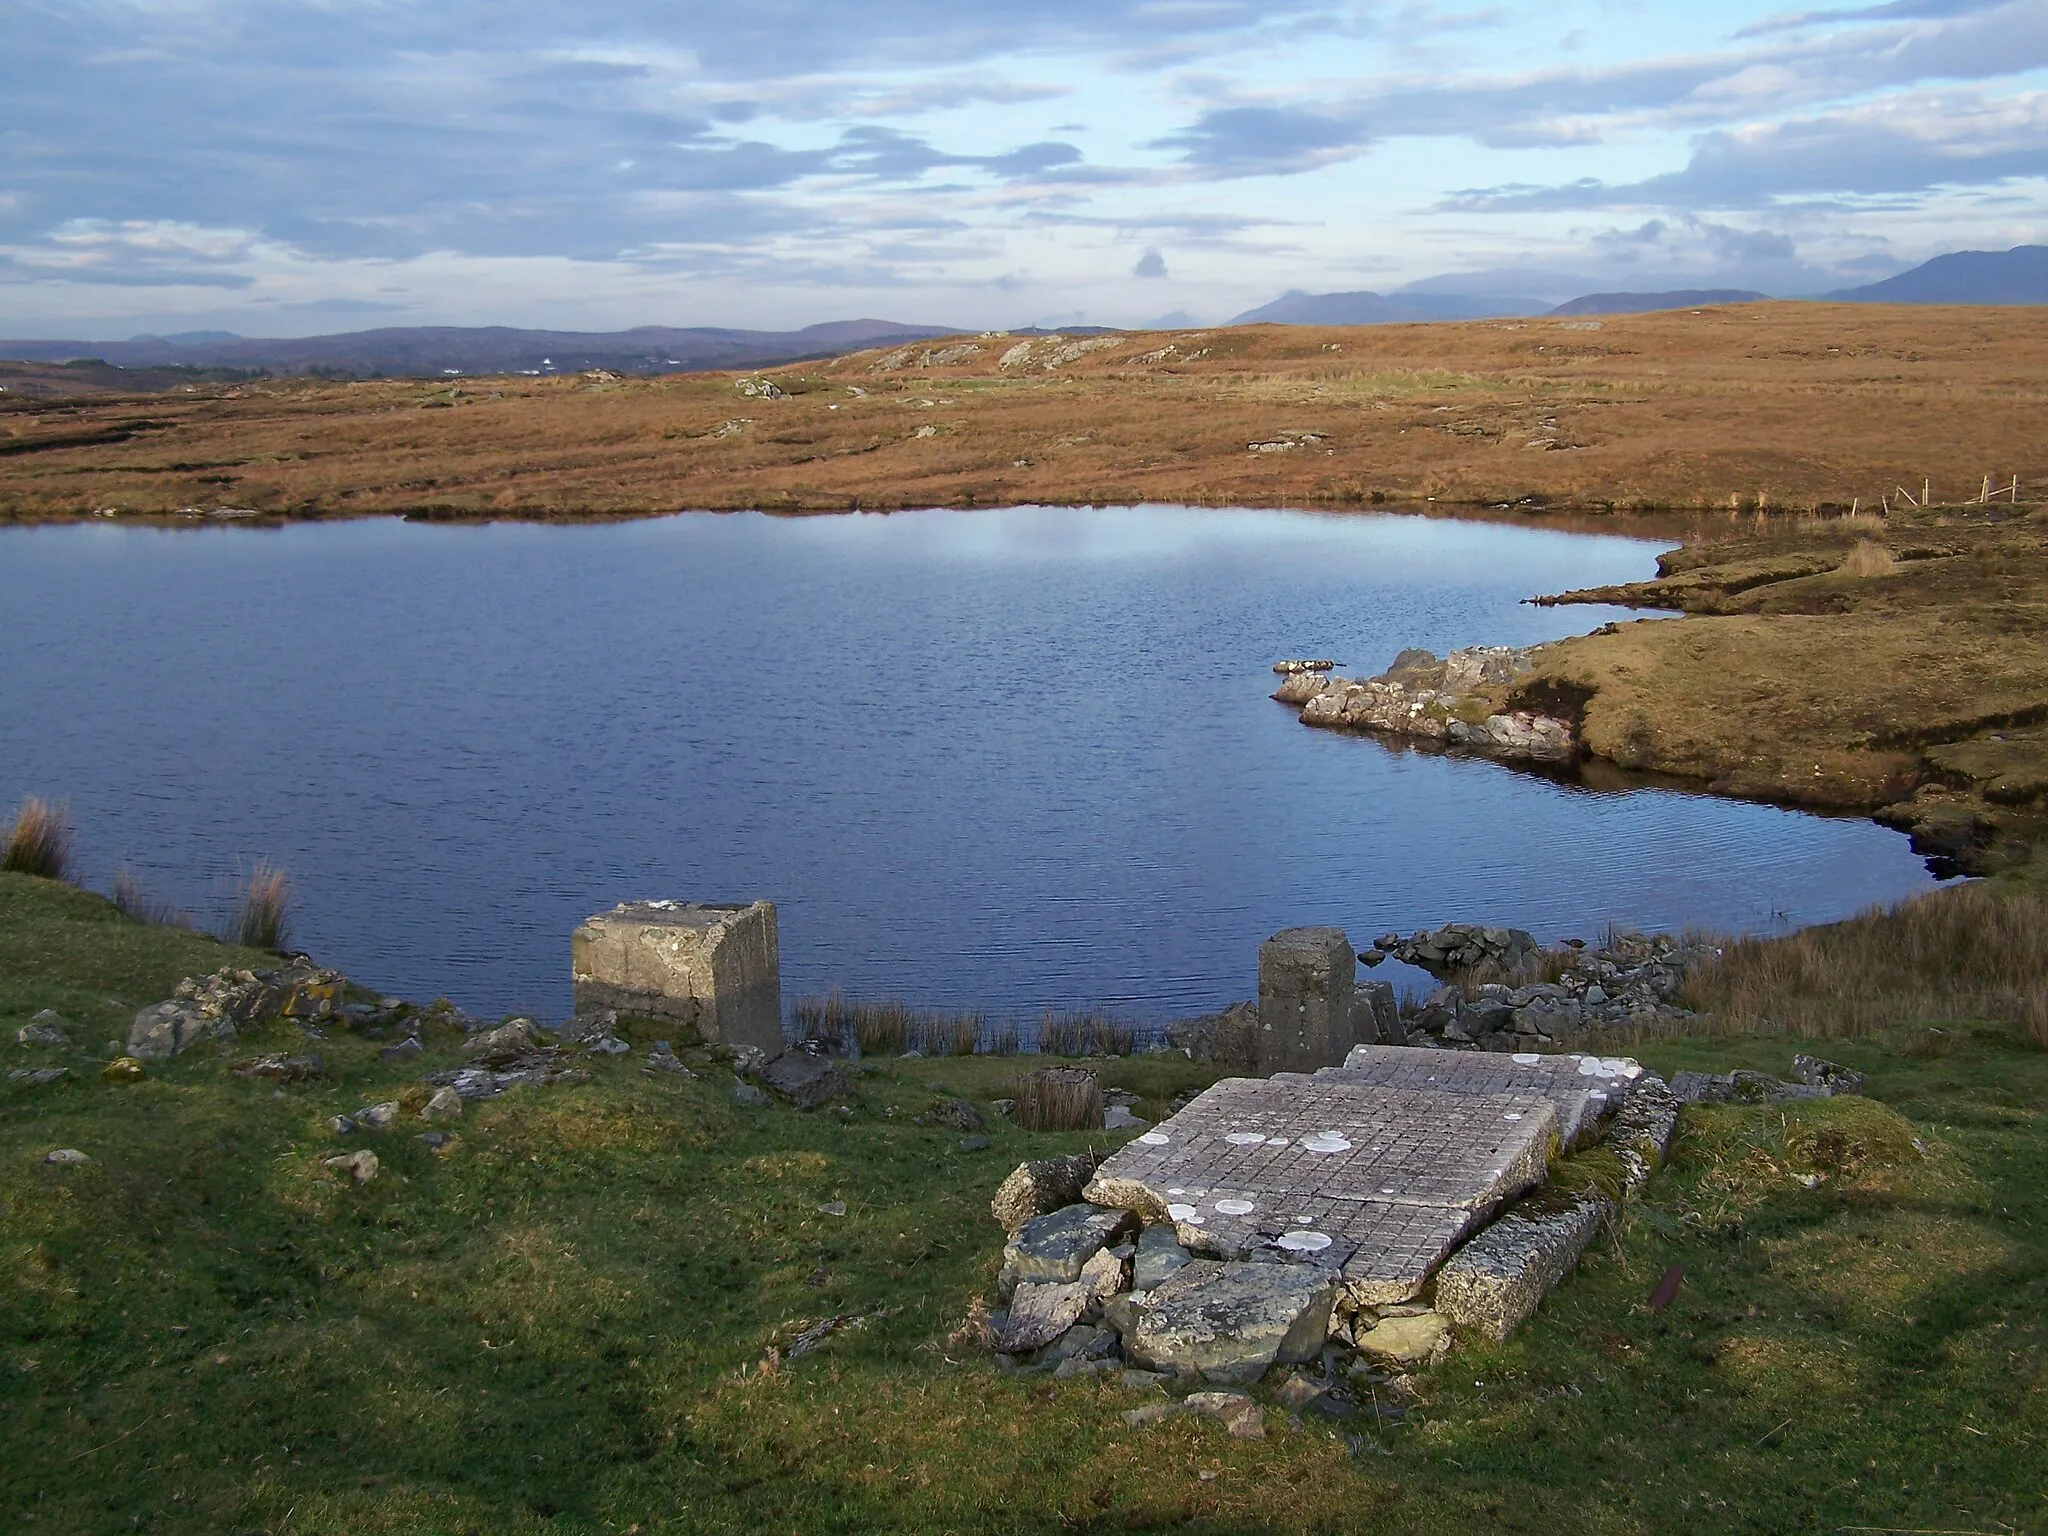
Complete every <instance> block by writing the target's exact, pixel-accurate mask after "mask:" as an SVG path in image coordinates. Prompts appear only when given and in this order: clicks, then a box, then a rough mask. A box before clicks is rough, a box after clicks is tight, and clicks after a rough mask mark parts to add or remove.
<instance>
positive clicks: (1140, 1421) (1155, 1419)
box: [1123, 1371, 1187, 1429]
mask: <svg viewBox="0 0 2048 1536" xmlns="http://www.w3.org/2000/svg"><path fill="white" fill-rule="evenodd" d="M1152 1374H1153V1373H1152V1372H1150V1371H1135V1372H1133V1371H1126V1372H1124V1375H1125V1377H1126V1378H1128V1377H1130V1376H1133V1375H1138V1376H1149V1375H1152ZM1159 1379H1160V1380H1161V1381H1165V1380H1166V1379H1167V1378H1166V1377H1164V1376H1162V1377H1160V1378H1159ZM1126 1384H1128V1382H1127V1383H1126ZM1185 1412H1187V1409H1186V1408H1185V1407H1183V1406H1182V1405H1181V1404H1180V1403H1147V1404H1146V1405H1145V1406H1144V1407H1142V1408H1126V1409H1125V1410H1124V1411H1123V1421H1124V1423H1125V1424H1127V1425H1129V1426H1130V1427H1131V1428H1132V1429H1143V1428H1144V1427H1145V1426H1146V1425H1148V1424H1158V1423H1161V1422H1163V1421H1164V1420H1166V1419H1171V1418H1176V1417H1178V1416H1179V1415H1181V1414H1183V1413H1185Z"/></svg>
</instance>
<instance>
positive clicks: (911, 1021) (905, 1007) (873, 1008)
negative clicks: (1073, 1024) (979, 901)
mask: <svg viewBox="0 0 2048 1536" xmlns="http://www.w3.org/2000/svg"><path fill="white" fill-rule="evenodd" d="M789 1014H790V1019H791V1021H792V1022H793V1023H794V1024H795V1026H796V1032H797V1038H799V1039H802V1040H832V1041H837V1042H839V1043H840V1044H842V1045H845V1046H857V1047H858V1048H859V1050H860V1054H861V1055H863V1056H901V1055H902V1054H904V1053H905V1052H906V1051H913V1050H914V1051H919V1052H922V1053H923V1054H924V1055H927V1056H972V1055H973V1054H974V1053H975V1052H976V1051H978V1050H980V1049H982V1048H983V1040H984V1038H985V1037H986V1036H987V1034H988V1018H987V1016H986V1015H984V1014H980V1013H975V1012H972V1011H962V1012H958V1013H949V1012H946V1011H944V1010H941V1009H933V1008H913V1007H911V1006H910V1005H909V1004H907V1003H902V1002H898V1001H895V1000H893V999H886V1000H883V1001H880V1002H851V1001H849V1000H848V999H847V998H846V996H845V995H844V994H843V993H841V992H840V991H839V990H838V989H837V988H836V987H835V988H834V989H832V990H831V991H830V992H827V993H826V994H825V995H824V996H823V997H799V998H797V999H796V1000H795V1001H794V1002H792V1003H791V1004H790V1005H789ZM1009 1038H1010V1041H1011V1049H1010V1050H1009V1051H1007V1052H1004V1051H1002V1050H1001V1039H1002V1037H1001V1036H998V1037H997V1039H996V1042H995V1043H994V1044H992V1045H991V1046H990V1049H993V1050H996V1051H998V1052H999V1053H1000V1054H1006V1055H1007V1054H1014V1053H1015V1039H1016V1031H1015V1028H1014V1026H1013V1027H1012V1028H1011V1029H1010V1032H1009Z"/></svg>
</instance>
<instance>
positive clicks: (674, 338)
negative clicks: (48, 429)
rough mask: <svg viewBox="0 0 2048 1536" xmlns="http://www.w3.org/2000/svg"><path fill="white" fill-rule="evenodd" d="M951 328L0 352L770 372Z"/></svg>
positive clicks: (400, 366)
mask: <svg viewBox="0 0 2048 1536" xmlns="http://www.w3.org/2000/svg"><path fill="white" fill-rule="evenodd" d="M954 334H956V333H955V332H954V330H953V329H952V328H951V327H948V326H942V325H898V324H897V323H895V322H894V321H890V320H839V321H833V322H831V323H829V324H826V325H813V326H808V327H806V328H805V329H803V330H801V331H734V330H721V329H717V328H713V327H698V328H693V329H687V330H675V329H670V328H669V327H666V326H656V325H648V326H641V327H639V328H638V329H635V330H630V331H522V330H514V329H512V328H510V327H508V326H498V325H490V326H455V325H445V326H442V325H435V326H405V327H397V328H391V329H386V330H377V331H351V332H348V333H346V334H343V335H338V336H301V337H295V338H287V339H278V340H261V339H251V338H249V337H245V336H236V335H234V334H233V333H231V332H227V331H193V332H188V333H186V334H184V335H181V336H137V337H135V338H134V339H132V340H130V341H0V357H5V358H17V359H20V360H22V361H24V362H47V363H61V362H73V361H77V360H81V359H86V358H98V359H100V360H102V361H104V362H107V363H111V364H113V365H114V366H116V367H119V368H165V367H173V368H237V369H248V370H253V371H268V372H274V373H312V374H331V375H335V376H339V377H344V378H375V377H379V376H387V375H394V374H395V375H400V376H406V377H417V376H420V375H437V374H472V373H528V374H550V373H578V372H581V371H583V370H584V369H586V368H608V369H610V370H611V371H612V372H614V373H676V372H680V371H683V370H694V369H699V368H767V367H772V366H774V365H776V364H778V363H791V362H798V361H801V360H802V359H805V358H812V357H835V356H837V355H839V354H840V353H842V352H852V351H857V350H858V349H860V348H862V347H872V346H880V345H886V344H889V343H892V342H904V341H922V340H924V339H926V338H929V337H934V336H950V335H954Z"/></svg>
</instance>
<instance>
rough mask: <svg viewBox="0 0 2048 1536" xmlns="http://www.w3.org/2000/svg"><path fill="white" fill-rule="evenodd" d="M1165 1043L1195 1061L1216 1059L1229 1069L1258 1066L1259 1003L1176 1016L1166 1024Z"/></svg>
mask: <svg viewBox="0 0 2048 1536" xmlns="http://www.w3.org/2000/svg"><path fill="white" fill-rule="evenodd" d="M1165 1038H1166V1043H1167V1045H1169V1046H1171V1047H1172V1048H1173V1049H1174V1050H1177V1051H1180V1052H1182V1053H1183V1054H1185V1055H1186V1056H1187V1057H1188V1058H1189V1059H1190V1060H1192V1061H1209V1062H1214V1063H1215V1064H1216V1065H1217V1066H1219V1067H1222V1068H1223V1069H1224V1070H1225V1071H1229V1072H1256V1071H1257V1070H1258V1066H1259V1005H1258V1004H1257V1003H1251V1002H1245V1003H1232V1004H1231V1005H1230V1006H1229V1007H1228V1008H1226V1009H1224V1010H1223V1011H1222V1012H1221V1013H1205V1014H1202V1015H1200V1016H1199V1017H1197V1018H1192V1019H1176V1020H1174V1022H1173V1023H1171V1024H1169V1025H1167V1026H1166V1037H1165Z"/></svg>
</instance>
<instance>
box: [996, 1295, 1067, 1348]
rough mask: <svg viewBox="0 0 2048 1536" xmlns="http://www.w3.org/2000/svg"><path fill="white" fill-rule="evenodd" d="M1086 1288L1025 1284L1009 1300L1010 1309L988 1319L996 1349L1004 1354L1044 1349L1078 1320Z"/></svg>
mask: <svg viewBox="0 0 2048 1536" xmlns="http://www.w3.org/2000/svg"><path fill="white" fill-rule="evenodd" d="M1088 1301H1089V1297H1088V1288H1087V1287H1086V1286H1084V1285H1080V1284H1059V1283H1056V1282H1047V1283H1041V1282H1036V1281H1030V1282H1026V1283H1025V1284H1022V1285H1020V1286H1018V1287H1017V1289H1016V1291H1015V1293H1014V1294H1013V1295H1012V1296H1011V1298H1010V1310H1009V1311H1008V1312H999V1313H997V1314H996V1315H995V1316H994V1317H993V1318H991V1319H990V1320H989V1326H990V1328H991V1329H992V1330H993V1331H994V1333H995V1340H996V1348H997V1349H999V1350H1001V1351H1003V1352H1004V1353H1005V1354H1011V1355H1021V1354H1028V1353H1030V1352H1031V1351H1032V1350H1035V1349H1043V1348H1044V1347H1045V1346H1046V1345H1048V1344H1050V1343H1051V1342H1052V1341H1053V1340H1054V1339H1056V1338H1058V1337H1059V1336H1060V1335H1061V1334H1063V1333H1065V1332H1066V1331H1067V1330H1068V1329H1069V1328H1071V1327H1073V1326H1074V1324H1076V1323H1077V1322H1079V1321H1080V1320H1081V1314H1082V1312H1083V1311H1085V1310H1086V1309H1087V1306H1088Z"/></svg>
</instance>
